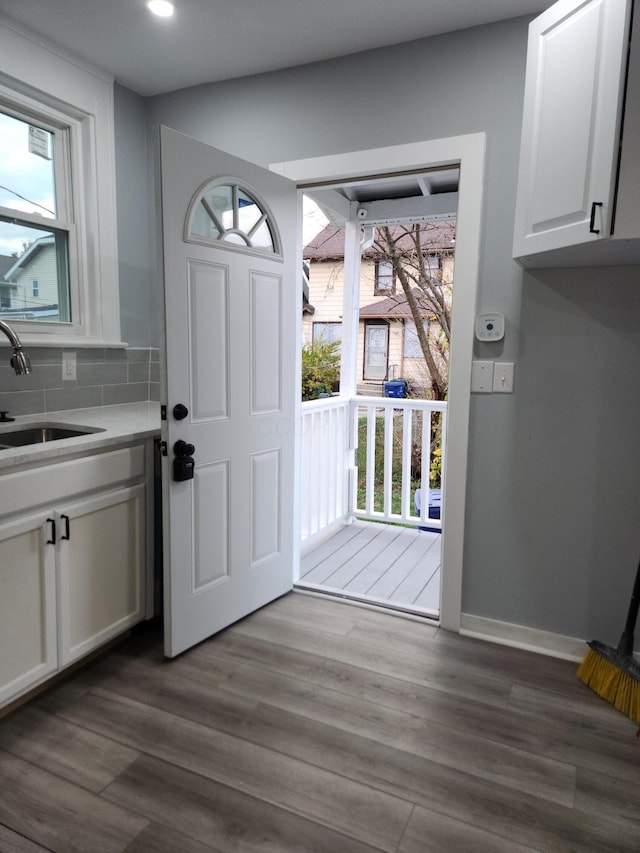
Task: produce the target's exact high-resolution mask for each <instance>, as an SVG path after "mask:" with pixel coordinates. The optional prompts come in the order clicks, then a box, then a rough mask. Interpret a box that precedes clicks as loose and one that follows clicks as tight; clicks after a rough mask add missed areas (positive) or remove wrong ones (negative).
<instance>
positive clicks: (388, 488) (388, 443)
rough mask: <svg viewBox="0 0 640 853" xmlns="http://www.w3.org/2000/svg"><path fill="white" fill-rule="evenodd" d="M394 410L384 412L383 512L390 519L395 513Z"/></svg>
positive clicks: (388, 409)
mask: <svg viewBox="0 0 640 853" xmlns="http://www.w3.org/2000/svg"><path fill="white" fill-rule="evenodd" d="M393 418H394V413H393V409H390V408H386V409H385V412H384V445H383V446H384V476H383V495H384V499H383V512H384V515H385V517H387V518H388V517H389V516H390V515H391V513H392V512H393Z"/></svg>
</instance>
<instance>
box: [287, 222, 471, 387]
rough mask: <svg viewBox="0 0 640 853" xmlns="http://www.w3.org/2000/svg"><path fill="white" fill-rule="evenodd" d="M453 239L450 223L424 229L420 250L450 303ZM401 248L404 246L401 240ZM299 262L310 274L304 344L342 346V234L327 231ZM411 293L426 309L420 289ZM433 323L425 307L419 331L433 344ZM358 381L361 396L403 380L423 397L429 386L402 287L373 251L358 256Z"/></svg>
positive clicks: (394, 231) (396, 231)
mask: <svg viewBox="0 0 640 853" xmlns="http://www.w3.org/2000/svg"><path fill="white" fill-rule="evenodd" d="M400 234H402V231H401V229H400V228H398V227H395V228H392V235H393V236H394V237H396V238H397V236H398V235H400ZM454 238H455V223H453V222H442V223H437V222H429V223H425V225H424V227H423V245H424V246H425V247H427V257H428V259H429V266H430V269H431V270H432V275H433V276H434V277H437V278H440V279H441V280H442V282H443V284H444V285H445V287H446V288H447V290H448V296H449V298H451V292H452V287H453V267H454V252H453V248H454ZM405 242H406V241H405ZM399 246H403V241H402V240H399ZM303 257H304V260H305V262H306V264H308V268H309V273H308V275H309V296H308V301H309V303H310V304H311V305H312V306H313V312H312V313H311V312H308V311H307V312H304V313H303V324H302V329H303V333H302V336H303V343H309V342H311V341H315V340H319V339H323V340H325V341H335V340H340V338H341V335H342V299H343V289H344V231H343V230H342V229H340V228H337V227H336V226H334V225H327V226H326V228H324V230H323V231H321V232H320V233H319V234H318V235H317V236H316V237H314V239H313V240H312V241H310V242H309V243H308V244H307V245H306V246H305V248H304V251H303ZM414 292H415V293H416V295H417V296H418V301H419V302H422V303H424V298H423V295H422V292H421V291H420V289H419V288H415V290H414ZM433 319H434V318H433V317H432V316H430V312H429V310H428V308H427V306H424V310H423V312H422V320H423V325H424V328H425V330H427V332H428V334H430V335H431V337H432V339H433V338H434V337H435V335H436V334H437V331H438V326H437V323H433ZM357 376H358V383H359V389H360V391H361V392H362V393H365V394H368V393H380V391H381V388H382V384H383V383H384V382H385V381H386V380H388V379H400V378H402V379H406V380H407V381H408V382H409V383H410V386H411V388H412V389H413V391H414V393H416V394H418V395H419V396H423V395H424V392H425V388H426V387H427V386H428V385H429V374H428V371H427V366H426V364H425V360H424V356H423V355H422V350H421V348H420V343H419V340H418V335H417V331H416V326H415V321H414V318H413V315H412V313H411V309H410V307H409V304H408V302H407V299H406V297H405V295H404V291H403V289H402V285H401V283H400V282H399V281H397V279H396V276H395V275H394V272H393V266H392V264H391V262H390V261H389V260H388V259H387V257H386V256H385V255H382V254H381V252H380V250H379V249H378V248H377V247H376V246H375V245H372V246H369V247H368V248H365V249H364V251H363V253H362V263H361V273H360V323H359V332H358V368H357Z"/></svg>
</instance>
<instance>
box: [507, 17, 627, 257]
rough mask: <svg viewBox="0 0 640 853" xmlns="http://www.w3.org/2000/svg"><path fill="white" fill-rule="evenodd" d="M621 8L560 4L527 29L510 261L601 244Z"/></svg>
mask: <svg viewBox="0 0 640 853" xmlns="http://www.w3.org/2000/svg"><path fill="white" fill-rule="evenodd" d="M630 6H631V2H630V0H560V2H558V3H556V4H555V5H553V6H552V7H551V8H550V9H548V10H547V11H546V12H544V13H543V14H542V15H540V17H538V18H536V20H535V21H533V22H532V23H531V25H530V28H529V44H528V51H527V74H526V83H525V94H524V115H523V123H522V142H521V150H520V171H519V176H518V196H517V202H516V216H515V230H514V246H513V254H514V257H524V256H526V255H528V254H535V253H537V252H543V251H548V250H552V249H559V248H562V247H565V246H574V245H578V244H581V243H586V242H589V241H593V240H598V239H602V238H603V237H606V236H609V234H610V228H611V215H612V204H613V198H614V191H615V173H616V168H617V153H618V139H619V129H620V116H621V110H622V96H623V89H624V74H625V70H626V60H627V42H628V30H629V18H630Z"/></svg>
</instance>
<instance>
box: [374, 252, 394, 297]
mask: <svg viewBox="0 0 640 853" xmlns="http://www.w3.org/2000/svg"><path fill="white" fill-rule="evenodd" d="M380 264H388V265H389V266H390V267H391V287H380ZM374 275H375V277H374V282H373V295H374V296H395V295H396V271H395V269H394V266H393V263H392V262H391V261H388V260H386V259H383V258H378V259H377V260H376V261H375V262H374ZM386 277H387V274H385V278H386Z"/></svg>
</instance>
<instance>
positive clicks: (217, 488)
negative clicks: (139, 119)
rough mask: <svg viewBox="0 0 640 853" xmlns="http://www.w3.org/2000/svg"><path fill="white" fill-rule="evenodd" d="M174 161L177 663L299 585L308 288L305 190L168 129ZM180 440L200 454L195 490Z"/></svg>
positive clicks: (166, 161)
mask: <svg viewBox="0 0 640 853" xmlns="http://www.w3.org/2000/svg"><path fill="white" fill-rule="evenodd" d="M160 152H161V171H162V199H163V204H162V220H163V222H162V224H163V245H164V281H165V314H166V364H167V370H166V376H167V381H166V391H165V393H166V403H167V410H168V412H169V420H168V421H167V423H166V426H165V438H166V441H167V447H168V450H169V457H168V458H167V459H166V460H165V466H164V481H165V498H166V500H165V504H166V513H165V524H164V529H165V538H166V546H165V653H166V654H167V655H168V656H170V657H172V656H174V655H176V654H179V653H180V652H181V651H184V650H185V649H186V648H188V647H189V646H190V645H193V644H195V643H197V642H200V641H201V640H203V639H204V638H206V637H208V636H210V635H211V634H213V633H215V632H216V631H219V630H221V629H222V628H224V627H226V626H227V625H229V624H231V623H232V622H235V621H236V620H237V619H240V618H242V617H243V616H245V615H247V614H248V613H250V612H251V611H252V610H255V609H256V608H258V607H261V606H262V605H264V604H266V603H267V602H268V601H271V600H272V599H273V598H276V597H278V596H279V595H282V594H284V593H285V592H287V591H288V590H289V589H291V586H292V579H293V543H294V529H293V485H294V437H295V429H294V418H295V401H296V388H295V363H296V349H295V347H296V329H297V324H298V323H299V317H298V312H297V308H296V306H297V302H298V300H297V299H296V296H297V291H296V286H297V284H298V283H299V280H298V278H297V277H296V276H295V236H296V214H297V199H296V188H295V185H294V184H292V183H291V182H290V181H288V180H286V179H284V178H281V177H280V176H277V175H274V174H273V173H271V172H268V171H266V170H264V169H261V168H259V167H257V166H254V165H253V164H249V163H245V162H244V161H242V160H238V159H237V158H235V157H232V156H231V155H229V154H225V153H224V152H220V151H216V150H214V149H212V148H210V147H209V146H206V145H204V144H202V143H199V142H196V141H194V140H192V139H189V138H188V137H185V136H183V135H181V134H179V133H176V132H175V131H171V130H168V129H166V128H162V129H161V142H160ZM225 176H233V177H225ZM200 198H201V199H202V201H201V202H199V199H200ZM255 200H258V202H256V203H254V201H255ZM258 214H259V215H258ZM191 216H193V217H194V219H193V220H192V222H193V223H194V227H193V230H192V231H190V229H189V222H190V217H191ZM260 217H262V218H260ZM243 219H244V220H245V221H247V220H249V225H248V226H247V227H246V228H247V230H246V232H243V230H242V229H243ZM265 223H266V225H265ZM267 226H268V227H267ZM227 228H228V231H227V232H226V233H225V229H227ZM265 229H267V230H265ZM247 235H248V236H247ZM252 235H254V236H255V237H256V239H255V241H254V245H247V244H248V243H251V236H252ZM267 236H268V237H269V239H266V238H267ZM177 403H182V404H184V405H185V406H186V408H187V409H188V411H189V414H188V416H187V417H185V418H184V419H182V420H176V419H175V418H173V417H172V416H171V412H172V410H173V407H174V406H175V405H176V404H177ZM178 440H182V441H184V442H187V443H189V444H192V445H194V448H195V449H194V452H193V463H194V464H193V479H190V480H185V481H181V482H177V481H176V480H175V479H173V478H172V476H171V475H172V468H173V448H174V445H175V442H176V441H178Z"/></svg>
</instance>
